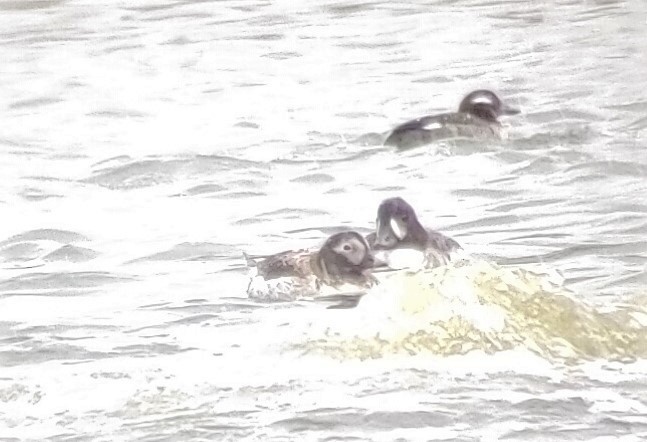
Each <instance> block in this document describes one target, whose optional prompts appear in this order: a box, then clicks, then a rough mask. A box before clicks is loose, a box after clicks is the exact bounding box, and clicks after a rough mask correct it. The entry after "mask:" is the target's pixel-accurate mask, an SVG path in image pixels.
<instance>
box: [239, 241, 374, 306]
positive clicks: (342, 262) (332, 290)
mask: <svg viewBox="0 0 647 442" xmlns="http://www.w3.org/2000/svg"><path fill="white" fill-rule="evenodd" d="M245 258H246V259H247V263H248V265H249V266H250V267H251V268H253V269H255V274H254V272H253V274H252V277H251V279H250V282H249V285H248V287H247V295H248V297H249V298H253V299H256V300H263V301H294V300H297V299H300V298H306V297H316V296H319V295H328V296H330V295H331V294H336V293H337V294H338V293H343V292H345V291H351V292H356V291H358V290H360V291H361V290H364V289H368V288H370V287H372V286H373V285H375V284H376V283H377V279H376V278H375V277H374V276H372V274H371V272H370V271H371V269H372V268H373V267H374V265H375V260H374V257H373V253H372V251H371V249H370V247H369V244H368V243H367V241H366V239H365V238H364V237H363V236H362V235H361V234H359V233H357V232H354V231H344V232H340V233H336V234H334V235H332V236H330V237H329V238H328V239H326V241H325V242H324V243H323V245H322V246H321V247H320V248H319V249H318V250H314V251H313V250H308V249H300V250H289V251H285V252H281V253H277V254H274V255H271V256H267V257H250V256H249V255H246V254H245ZM260 258H264V259H262V260H259V259H260Z"/></svg>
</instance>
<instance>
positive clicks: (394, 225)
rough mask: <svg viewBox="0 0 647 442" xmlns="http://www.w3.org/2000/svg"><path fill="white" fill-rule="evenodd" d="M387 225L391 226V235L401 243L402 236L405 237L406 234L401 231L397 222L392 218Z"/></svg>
mask: <svg viewBox="0 0 647 442" xmlns="http://www.w3.org/2000/svg"><path fill="white" fill-rule="evenodd" d="M389 224H390V225H391V230H393V234H394V235H395V236H397V238H398V239H399V240H400V241H402V239H404V236H405V235H406V232H403V231H402V229H401V228H400V225H399V224H398V222H397V221H396V220H394V219H393V218H391V221H390V222H389Z"/></svg>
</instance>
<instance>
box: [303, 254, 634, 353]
mask: <svg viewBox="0 0 647 442" xmlns="http://www.w3.org/2000/svg"><path fill="white" fill-rule="evenodd" d="M608 310H609V309H606V308H605V309H604V311H603V310H602V309H601V308H599V307H598V308H596V307H594V306H591V305H588V304H587V303H586V302H585V301H584V300H582V299H580V298H578V297H576V296H575V295H574V294H573V293H571V292H570V291H568V290H567V289H565V288H564V287H563V285H562V280H561V278H560V277H558V276H557V275H556V274H555V273H542V272H540V271H538V270H537V269H531V268H527V267H503V266H499V265H497V264H494V263H490V262H486V261H474V262H469V263H465V262H459V263H456V264H454V265H451V266H445V267H441V268H437V269H433V270H427V271H422V272H417V273H407V272H399V273H397V274H393V275H391V276H390V277H388V278H386V279H385V281H383V283H381V284H380V286H379V287H378V288H377V289H375V290H373V291H372V292H370V293H368V294H367V295H366V296H364V297H363V298H362V300H361V302H360V303H359V305H358V306H357V308H355V309H352V310H347V311H346V312H347V313H348V314H349V315H351V316H352V318H346V320H344V321H339V320H338V318H337V319H335V318H330V317H328V318H326V319H324V320H323V321H321V323H319V324H318V326H317V327H314V326H313V327H311V329H310V333H309V337H308V342H307V343H306V349H307V351H308V352H315V353H324V354H326V355H329V356H333V357H336V358H344V359H345V358H360V359H366V358H378V357H384V356H388V355H394V354H408V355H415V354H420V353H432V354H436V355H455V354H466V353H468V352H471V351H474V350H480V351H482V352H484V353H487V354H492V353H496V352H500V351H506V350H514V349H525V350H529V351H530V352H532V353H535V354H537V355H539V356H541V357H543V358H546V359H550V360H556V359H558V360H561V361H566V362H575V361H578V360H582V359H592V358H606V359H613V360H620V361H633V360H635V359H637V358H643V357H645V356H646V355H647V329H646V327H645V325H646V324H647V308H646V306H642V305H639V304H625V305H623V306H616V307H615V308H613V309H611V310H610V311H608ZM346 312H345V313H344V314H346ZM328 319H331V320H332V321H334V322H332V323H329V322H328ZM319 327H321V328H319Z"/></svg>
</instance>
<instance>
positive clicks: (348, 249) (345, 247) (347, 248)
mask: <svg viewBox="0 0 647 442" xmlns="http://www.w3.org/2000/svg"><path fill="white" fill-rule="evenodd" d="M343 249H344V250H345V251H346V252H350V250H351V249H352V247H351V246H350V245H349V244H344V247H343Z"/></svg>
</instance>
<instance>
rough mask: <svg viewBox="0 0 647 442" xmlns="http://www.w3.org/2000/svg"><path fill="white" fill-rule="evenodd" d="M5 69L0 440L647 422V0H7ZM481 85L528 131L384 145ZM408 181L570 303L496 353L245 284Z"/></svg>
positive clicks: (639, 433)
mask: <svg viewBox="0 0 647 442" xmlns="http://www.w3.org/2000/svg"><path fill="white" fill-rule="evenodd" d="M0 60H1V64H0V84H1V85H2V94H1V95H0V112H1V117H2V118H1V120H0V121H2V123H1V124H0V149H1V151H0V165H1V170H2V179H1V180H0V213H1V214H2V217H1V220H2V221H1V223H0V260H1V261H2V263H1V266H0V267H1V268H0V366H1V367H2V369H1V371H0V440H3V441H4V440H7V441H13V440H61V441H62V440H66V441H67V440H75V441H76V440H105V441H108V440H110V441H112V440H150V441H153V440H155V441H161V440H243V439H247V440H326V441H333V440H348V441H351V440H353V441H354V440H372V441H375V440H384V441H391V440H455V441H497V440H525V441H529V440H531V441H554V440H587V441H589V440H590V441H611V440H621V441H623V442H626V441H639V440H644V439H645V438H647V384H646V381H647V363H646V358H647V349H645V340H644V339H643V338H644V337H645V336H646V335H645V324H647V320H644V321H643V322H642V323H641V322H640V320H641V318H643V319H644V318H646V317H647V315H646V314H645V313H642V314H643V316H641V313H640V312H641V311H642V312H644V308H645V305H646V304H647V301H646V298H647V297H646V291H645V283H646V281H647V275H646V273H645V269H646V263H647V240H646V239H645V238H646V236H645V234H646V233H647V217H646V216H645V213H646V212H647V199H646V197H645V195H646V190H647V181H646V180H645V176H646V174H647V151H646V148H647V143H646V141H647V117H646V115H647V94H646V93H645V87H646V86H647V80H645V78H646V76H645V73H646V68H647V3H645V2H644V1H643V0H627V1H617V0H571V1H554V2H541V3H540V2H534V1H529V0H528V1H498V2H493V1H479V0H472V1H431V2H411V3H404V2H401V3H395V2H388V1H384V2H380V1H374V2H362V3H359V2H357V3H353V2H335V1H321V2H298V3H297V2H292V1H273V2H269V1H256V2H255V1H247V0H240V1H212V2H209V1H199V2H198V1H162V0H160V1H158V2H155V3H154V2H150V1H128V2H118V1H114V2H106V4H99V3H97V2H71V1H56V0H53V1H47V0H29V1H27V0H22V1H8V0H0ZM478 88H492V89H494V90H496V91H497V92H498V93H500V95H501V96H502V97H504V98H505V99H507V100H508V101H509V102H510V103H511V104H513V105H514V106H516V107H519V108H521V109H522V112H523V113H522V114H521V115H519V116H516V117H511V118H508V119H507V120H506V121H505V122H506V125H507V126H509V127H508V132H509V139H508V141H505V142H501V143H488V144H484V143H466V142H458V141H451V142H444V143H439V144H436V145H433V146H428V147H423V148H418V149H413V150H411V151H407V152H396V151H394V150H393V149H391V148H385V147H382V146H381V141H382V139H383V136H384V134H385V133H386V132H387V131H388V130H389V128H392V127H393V126H395V125H397V124H399V123H401V122H403V121H406V120H408V119H411V118H415V117H418V116H421V115H425V114H429V113H433V112H442V111H446V110H449V109H454V108H456V107H457V105H458V102H459V101H460V99H461V97H462V96H463V95H464V94H465V93H467V92H468V91H470V90H472V89H478ZM394 195H400V196H402V197H404V198H405V199H407V200H408V201H409V202H410V203H411V204H412V205H413V206H414V207H415V208H416V209H417V211H418V214H419V216H420V218H421V219H422V220H423V222H424V223H425V224H426V225H428V226H430V227H434V228H436V229H438V230H441V231H443V232H445V233H447V234H448V235H451V236H452V237H454V238H456V239H457V240H458V241H460V243H461V244H462V245H463V246H464V248H465V249H467V250H469V251H470V252H471V253H473V254H474V255H475V256H479V257H480V258H481V259H483V260H485V262H488V263H498V264H501V265H506V266H511V267H512V268H515V267H516V266H526V265H532V266H539V267H541V268H542V269H544V271H546V272H547V273H551V274H558V275H561V276H563V278H564V280H563V281H562V282H561V283H560V284H563V285H562V286H559V287H557V288H555V290H554V291H555V292H560V291H569V292H570V293H571V295H572V301H569V302H561V301H559V299H561V298H558V297H557V295H555V296H556V297H553V294H552V293H553V292H542V293H541V296H539V297H538V298H537V297H534V298H532V297H531V298H528V304H527V305H528V306H530V305H533V306H535V307H533V308H535V311H536V312H537V311H538V312H539V313H537V314H535V316H532V327H531V326H530V325H529V324H530V319H531V315H530V313H529V310H524V308H523V306H516V307H514V306H512V307H509V308H508V310H505V317H506V322H507V323H508V324H509V327H511V328H510V329H508V331H507V332H506V333H507V334H506V335H505V336H504V334H503V333H501V334H499V335H496V334H495V335H492V334H490V335H489V336H490V337H489V338H488V339H490V341H491V342H496V343H497V346H496V348H495V349H492V348H490V347H488V346H486V345H485V344H483V342H484V341H482V340H478V339H476V340H474V341H473V342H472V341H469V340H468V339H467V338H465V336H468V334H469V333H467V334H459V335H452V333H453V332H452V330H455V329H454V328H452V327H453V326H452V327H450V326H449V325H447V327H445V328H442V327H441V328H442V330H440V331H439V333H440V334H441V335H442V334H443V333H446V334H448V335H452V336H453V337H452V339H453V340H454V341H453V342H454V344H452V346H450V347H448V346H446V345H444V344H442V342H445V341H442V342H441V343H440V344H439V342H440V341H438V342H436V341H434V342H433V343H427V341H426V340H427V339H431V338H434V339H435V336H436V335H435V334H433V333H431V334H424V333H423V335H421V334H420V332H419V331H418V332H415V330H414V331H412V330H408V329H407V331H406V332H403V331H401V330H400V329H397V330H396V331H393V330H394V329H392V328H391V329H389V330H391V332H392V333H391V334H388V336H390V337H384V336H387V335H386V334H384V330H383V329H380V327H382V322H381V320H380V316H379V315H378V314H374V313H375V312H379V309H380V308H383V307H381V306H379V305H376V303H373V305H372V306H371V307H370V308H369V307H366V308H364V309H363V310H362V309H359V308H358V309H352V310H344V311H339V310H326V309H324V308H321V306H319V305H317V304H316V303H311V302H300V303H295V304H260V303H255V302H253V301H251V300H248V299H247V298H246V294H245V287H246V284H247V281H248V279H247V269H246V267H245V262H244V260H243V259H242V251H248V252H252V253H272V252H278V251H281V250H285V249H290V248H293V247H295V248H301V247H309V246H316V245H317V244H319V243H321V241H322V240H323V239H324V238H325V237H326V236H328V235H329V234H331V233H332V232H335V231H338V230H340V229H356V230H359V231H361V232H368V231H370V229H371V228H372V226H373V222H374V218H375V211H376V208H377V205H378V204H379V202H380V201H381V200H382V199H384V198H387V197H390V196H394ZM493 272H494V270H493ZM497 277H501V278H503V276H501V275H498V276H497ZM474 281H476V279H475V280H474ZM538 284H539V283H538ZM477 285H478V284H477ZM542 290H543V289H542ZM492 293H494V292H492ZM511 293H512V294H513V295H514V294H515V293H516V292H514V293H513V292H512V291H510V292H506V294H507V295H510V294H511ZM483 296H486V295H483ZM488 296H489V295H488ZM376 299H380V298H376ZM481 299H485V298H481ZM487 299H493V300H492V302H493V303H496V302H499V301H497V299H495V298H487ZM505 299H509V300H510V302H511V303H512V304H510V305H513V304H514V302H515V299H517V298H515V297H514V296H508V298H505ZM371 309H373V310H371ZM376 309H377V310H376ZM641 309H642V310H641ZM412 311H413V310H405V316H406V315H407V314H409V313H411V312H412ZM416 311H418V310H416ZM407 312H409V313H407ZM564 312H566V313H568V314H564V317H562V316H561V315H562V313H564ZM623 312H625V313H626V312H629V313H627V314H628V315H629V316H622V315H621V314H625V313H623ZM416 314H417V313H416ZM416 314H414V313H411V322H413V321H414V318H418V316H416ZM483 315H484V316H488V313H487V312H485V313H483ZM619 315H620V316H619ZM573 318H575V319H573ZM618 318H625V319H624V320H623V319H618ZM416 320H417V319H416ZM579 321H581V322H582V324H586V327H584V326H581V327H580V324H579ZM408 322H409V321H408V318H406V317H405V320H404V323H408ZM636 323H638V324H639V325H637V326H636ZM510 324H511V325H510ZM524 324H526V325H527V326H528V327H530V329H524V327H522V326H521V325H524ZM627 324H629V325H631V326H632V327H633V328H632V329H627V328H626V327H625V326H627V327H628V325H627ZM640 324H642V325H640ZM518 325H519V326H518ZM571 325H572V327H571ZM427 326H428V324H427V325H425V326H424V327H427ZM517 326H518V327H517ZM353 327H355V328H353ZM424 327H423V330H424ZM578 327H579V328H578ZM575 329H578V330H580V331H578V332H576V331H575ZM366 330H370V331H371V332H372V331H373V330H378V331H379V333H378V334H379V336H380V338H379V339H378V340H369V339H368V338H367V337H366V336H365V334H363V332H364V331H366ZM398 330H400V331H398ZM528 330H530V331H528ZM376 336H377V335H376ZM421 336H422V337H421ZM438 336H440V335H438ZM479 336H480V335H479ZM506 336H507V337H506ZM510 336H512V337H511V338H510ZM414 338H415V339H414ZM439 339H440V338H439ZM448 339H449V338H448ZM468 341H469V342H471V344H469V345H467V344H468V343H469V342H468ZM490 341H488V342H490ZM530 341H532V342H533V343H532V345H530V344H529V342H530ZM474 342H476V344H474ZM403 343H404V344H403ZM558 343H566V344H565V345H564V346H561V347H560V345H558ZM405 344H406V345H405ZM456 345H457V346H456ZM471 345H473V347H471ZM562 347H564V348H566V347H567V348H568V349H570V350H572V351H570V350H569V351H570V352H569V353H568V354H567V355H564V353H563V352H561V351H560V348H562Z"/></svg>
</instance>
